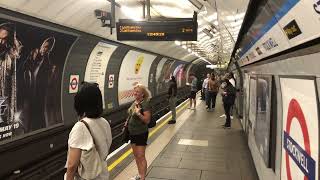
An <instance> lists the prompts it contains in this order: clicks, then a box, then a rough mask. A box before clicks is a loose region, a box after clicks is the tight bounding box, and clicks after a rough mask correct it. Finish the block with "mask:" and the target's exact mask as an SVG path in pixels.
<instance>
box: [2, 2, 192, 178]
mask: <svg viewBox="0 0 320 180" xmlns="http://www.w3.org/2000/svg"><path fill="white" fill-rule="evenodd" d="M0 22H1V23H0V24H3V23H8V22H10V23H12V24H15V26H16V27H18V26H19V27H20V29H18V28H17V29H16V34H17V36H16V38H17V39H18V40H22V39H23V38H26V37H27V36H29V37H30V39H29V41H23V42H21V43H23V48H22V51H21V52H22V53H23V56H22V57H25V58H21V59H19V60H20V61H21V62H28V61H27V60H28V59H32V56H30V55H29V56H28V54H32V53H35V52H37V53H38V56H39V57H40V52H41V51H40V49H41V47H42V46H44V45H43V44H44V43H43V42H44V39H45V37H50V35H51V36H55V38H56V39H55V46H54V47H53V48H52V51H51V54H50V56H49V58H52V59H51V60H59V62H60V64H61V65H60V66H56V64H55V63H52V64H50V66H49V65H48V67H50V68H47V69H46V72H47V73H46V77H48V79H47V81H48V82H51V83H54V84H53V86H49V87H52V88H53V89H55V91H53V90H52V89H50V90H46V91H45V92H46V94H44V96H43V97H41V96H37V95H36V94H34V95H33V96H30V97H29V98H30V101H31V100H32V99H34V100H36V99H41V98H42V99H43V101H45V103H44V106H50V107H53V106H55V108H56V109H59V111H61V113H59V111H58V112H51V113H53V114H54V115H52V117H54V116H57V117H58V116H61V117H62V121H60V122H53V123H51V124H48V122H47V124H46V125H45V126H42V127H39V128H35V129H32V130H25V129H23V128H22V127H23V126H22V124H20V126H19V127H17V128H16V129H14V128H12V129H13V130H14V131H11V130H8V131H7V130H5V129H3V131H1V137H4V136H3V134H5V133H8V132H9V131H11V132H12V134H11V136H9V134H7V135H8V137H6V138H2V139H1V140H0V147H1V150H0V159H1V160H3V161H4V162H14V163H2V165H0V177H2V176H4V175H8V174H11V173H12V172H13V171H14V170H17V169H19V168H23V167H25V166H27V165H28V164H30V163H32V162H35V161H38V160H41V159H46V157H48V156H50V155H53V154H55V153H56V152H59V151H65V149H66V145H67V139H68V134H69V131H70V129H71V127H72V126H73V124H74V122H76V121H77V115H76V113H75V112H74V109H73V98H74V94H75V93H74V92H72V90H70V88H71V86H73V87H76V83H75V82H74V81H73V82H71V80H72V79H74V78H75V79H77V78H78V79H77V81H78V84H79V82H82V81H84V80H85V74H86V71H88V70H86V68H87V66H88V60H89V59H91V54H92V52H93V51H94V50H95V48H97V45H98V44H99V43H102V44H103V43H104V44H106V45H110V46H116V48H115V49H114V50H113V51H112V53H111V54H109V56H110V58H109V61H108V63H107V65H106V66H103V67H104V68H103V69H101V71H102V72H103V74H101V77H98V78H97V79H98V80H99V82H104V87H103V89H104V91H103V92H102V93H104V101H105V112H106V113H109V114H110V113H111V115H112V113H113V112H116V111H117V109H121V108H123V107H126V103H124V104H120V103H119V98H118V94H119V89H118V87H119V84H120V83H126V82H122V81H119V77H120V76H121V74H120V69H121V67H122V66H127V65H126V64H123V60H124V59H125V57H126V56H127V55H128V52H130V51H134V52H137V53H138V54H139V53H140V55H144V56H153V57H154V58H153V60H152V62H149V63H150V66H148V69H147V70H148V71H149V73H147V75H146V76H144V75H143V77H142V78H146V79H147V81H146V82H147V83H146V84H145V85H146V86H149V89H150V90H151V92H152V94H153V96H155V97H156V96H159V95H161V94H165V93H166V88H167V86H168V84H167V81H168V77H170V74H173V73H176V74H177V75H179V77H180V80H179V81H180V83H181V84H180V88H182V89H183V88H186V87H185V82H186V79H187V77H188V71H186V70H187V69H189V68H187V67H188V66H191V63H186V62H184V61H179V60H175V59H172V58H169V57H166V58H167V59H166V60H165V62H164V64H163V66H162V67H158V65H159V63H160V61H161V60H162V59H163V58H165V57H163V56H161V55H158V54H154V53H150V52H147V51H144V50H142V49H138V48H134V47H130V46H127V45H123V44H120V43H115V42H112V41H108V40H106V39H101V38H99V37H97V36H93V35H90V34H86V33H82V32H79V31H76V30H73V29H70V28H67V27H63V26H59V25H55V24H53V23H50V22H45V21H42V20H39V19H36V18H33V17H30V16H25V15H23V14H19V13H16V12H12V11H9V10H6V9H2V8H0ZM24 26H28V28H26V29H23V27H24ZM21 27H22V28H21ZM0 28H1V27H0ZM34 38H35V39H37V43H34V42H33V39H34ZM68 38H69V41H68ZM67 41H68V42H69V44H68V45H66V46H65V49H63V50H61V48H62V46H63V44H66V43H67ZM41 42H42V44H41ZM34 44H36V45H34ZM37 48H38V50H36V49H37ZM59 48H60V49H59ZM33 50H34V51H33ZM28 51H30V52H31V53H30V52H28ZM61 52H64V53H65V56H64V57H63V56H62V55H61ZM96 53H97V54H96V55H97V56H98V55H99V56H100V55H101V56H102V54H103V51H101V52H100V51H97V52H96ZM101 53H102V54H101ZM57 54H60V56H58V55H57ZM32 55H33V54H32ZM140 55H138V56H139V57H140ZM38 56H35V57H36V58H34V59H35V60H37V57H38ZM92 58H93V57H92ZM94 58H98V57H94ZM46 60H48V59H46ZM49 60H50V59H49ZM147 60H148V59H143V60H141V59H140V60H139V58H138V59H133V61H136V62H135V66H140V65H141V66H143V63H145V62H146V61H147ZM93 61H95V62H100V63H103V61H98V60H93ZM43 62H44V61H43ZM167 62H170V63H167ZM31 64H32V63H31ZM165 64H170V67H169V71H168V66H165ZM33 65H34V66H37V65H35V64H33ZM17 66H18V67H25V65H24V63H22V64H18V65H17ZM178 67H179V68H178ZM193 67H194V66H193ZM125 68H136V67H125ZM18 69H19V68H18ZM31 69H32V68H31ZM93 69H94V68H93V67H92V68H91V71H93ZM159 69H163V72H161V73H165V74H161V73H160V76H159V77H156V74H157V71H158V70H159ZM51 71H52V72H59V73H56V74H55V73H51V74H50V73H49V72H51ZM24 72H25V71H24V70H21V71H19V70H18V71H17V74H19V73H20V75H17V81H19V82H18V84H19V85H18V86H17V89H18V90H19V88H20V90H19V91H20V92H24V91H25V90H22V89H23V87H24V85H25V84H23V83H22V82H25V78H21V79H19V78H20V77H24ZM125 72H126V71H125ZM48 74H50V75H52V76H54V75H57V74H58V76H60V81H59V78H57V79H54V78H52V77H51V76H49V75H48ZM158 74H159V73H158ZM75 75H76V76H75ZM168 75H169V76H168ZM50 78H51V79H50ZM157 78H158V79H157ZM159 78H160V80H161V81H163V85H164V86H163V87H162V88H161V91H160V89H159V88H160V87H157V85H158V84H159ZM110 81H113V82H112V83H111V82H110ZM138 81H139V80H138ZM110 83H111V84H110ZM102 84H103V83H102ZM60 86H61V87H60ZM39 87H43V88H46V86H45V85H42V86H39ZM57 87H59V88H57ZM42 90H44V89H42ZM73 91H76V90H73ZM20 92H19V93H20ZM54 93H56V94H54ZM48 96H50V97H51V100H54V101H49V100H50V99H49V100H48V99H47V97H48ZM25 97H26V96H25V94H23V93H22V95H20V96H18V97H17V99H18V101H19V102H20V101H22V102H24V101H25V100H24V99H25ZM19 99H23V100H19ZM52 102H59V103H58V104H60V106H58V105H57V104H52ZM128 103H130V101H128ZM22 104H25V103H22ZM56 106H58V107H56ZM32 108H33V107H31V109H32ZM18 109H20V110H21V111H22V112H24V111H25V105H21V107H18ZM34 111H37V109H35V108H33V111H29V112H34ZM43 112H44V114H46V115H45V116H48V114H49V113H47V112H48V111H47V110H43ZM24 116H25V115H24V113H22V116H21V117H24ZM27 120H28V119H27ZM42 120H44V119H42ZM29 121H32V119H29ZM112 121H113V119H112ZM119 121H120V120H119ZM5 123H7V124H5ZM20 123H22V122H20ZM119 123H120V122H111V125H115V124H119ZM16 124H18V123H17V122H15V124H14V125H16ZM0 126H7V127H8V126H11V125H10V124H9V121H7V122H4V123H1V124H0ZM12 127H13V126H12ZM17 132H18V133H19V135H18V134H17V135H15V133H17ZM30 155H32V156H30ZM59 163H60V164H61V163H64V162H59ZM52 168H54V166H53V167H52Z"/></svg>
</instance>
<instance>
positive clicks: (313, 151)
mask: <svg viewBox="0 0 320 180" xmlns="http://www.w3.org/2000/svg"><path fill="white" fill-rule="evenodd" d="M280 83H281V91H282V108H283V126H282V129H283V130H282V163H281V179H282V180H283V179H285V180H318V173H319V172H318V169H319V168H318V166H319V165H318V159H319V119H318V107H317V99H316V98H317V96H316V89H315V81H314V80H310V79H293V78H281V79H280Z"/></svg>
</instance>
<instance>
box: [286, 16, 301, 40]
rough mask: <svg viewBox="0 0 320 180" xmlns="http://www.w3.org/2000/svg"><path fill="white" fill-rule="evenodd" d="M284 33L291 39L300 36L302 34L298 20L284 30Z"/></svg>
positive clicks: (290, 23)
mask: <svg viewBox="0 0 320 180" xmlns="http://www.w3.org/2000/svg"><path fill="white" fill-rule="evenodd" d="M283 30H284V32H285V33H286V35H287V36H288V38H289V39H292V38H294V37H297V36H299V35H300V34H302V32H301V30H300V28H299V26H298V24H297V22H296V20H292V21H291V22H289V24H287V25H286V26H285V27H284V28H283Z"/></svg>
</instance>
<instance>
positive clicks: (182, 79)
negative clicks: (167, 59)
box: [173, 64, 186, 88]
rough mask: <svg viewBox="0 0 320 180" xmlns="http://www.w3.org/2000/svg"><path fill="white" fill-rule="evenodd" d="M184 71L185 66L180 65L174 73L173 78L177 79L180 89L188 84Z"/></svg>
mask: <svg viewBox="0 0 320 180" xmlns="http://www.w3.org/2000/svg"><path fill="white" fill-rule="evenodd" d="M184 69H185V64H180V65H178V66H177V67H176V68H175V69H174V71H173V76H174V77H176V80H177V86H178V88H179V87H181V86H182V85H185V83H186V82H185V81H186V79H185V71H184ZM183 83H184V84H183Z"/></svg>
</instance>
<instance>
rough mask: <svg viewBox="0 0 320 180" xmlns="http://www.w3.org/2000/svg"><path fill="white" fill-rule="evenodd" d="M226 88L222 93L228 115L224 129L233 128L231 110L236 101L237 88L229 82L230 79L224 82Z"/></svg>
mask: <svg viewBox="0 0 320 180" xmlns="http://www.w3.org/2000/svg"><path fill="white" fill-rule="evenodd" d="M224 82H225V83H226V86H225V87H224V91H223V92H222V101H223V107H224V111H225V114H226V122H225V124H224V125H223V127H224V128H228V129H230V128H231V119H230V109H231V106H232V105H233V104H234V101H235V99H236V88H235V87H234V86H233V85H232V84H231V83H230V82H229V80H228V79H225V81H224Z"/></svg>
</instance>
